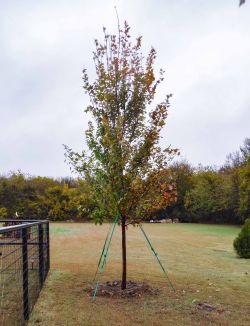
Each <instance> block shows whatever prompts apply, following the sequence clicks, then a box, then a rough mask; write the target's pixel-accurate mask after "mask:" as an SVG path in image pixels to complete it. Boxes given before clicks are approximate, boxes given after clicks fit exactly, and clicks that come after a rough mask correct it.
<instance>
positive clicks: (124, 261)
mask: <svg viewBox="0 0 250 326" xmlns="http://www.w3.org/2000/svg"><path fill="white" fill-rule="evenodd" d="M126 286H127V256H126V217H125V216H122V286H121V288H122V290H124V289H126Z"/></svg>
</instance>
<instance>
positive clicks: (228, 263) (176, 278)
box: [29, 223, 250, 326]
mask: <svg viewBox="0 0 250 326" xmlns="http://www.w3.org/2000/svg"><path fill="white" fill-rule="evenodd" d="M108 229H109V225H108V224H105V225H102V226H95V225H93V224H78V223H57V224H55V223H52V224H51V271H50V273H49V276H48V278H47V281H46V284H45V287H44V289H43V290H42V292H41V295H40V298H39V300H38V302H37V304H36V306H35V309H34V310H33V313H32V315H31V319H30V322H29V325H44V326H45V325H46V326H53V325H58V326H59V325H60V326H66V325H67V326H70V325H74V326H75V325H108V326H111V325H116V326H118V325H185V326H187V325H230V326H231V325H248V326H249V325H250V260H245V259H239V258H237V257H236V255H235V253H234V251H233V247H232V242H233V239H234V238H235V236H236V235H237V233H238V232H239V228H237V227H233V226H217V225H216V226H215V225H198V224H145V226H144V229H145V231H146V233H147V234H148V236H149V238H150V240H151V241H152V244H153V246H154V247H155V249H156V251H157V252H158V253H159V256H160V258H161V260H162V262H163V265H164V266H165V267H166V268H167V270H168V272H169V277H170V278H171V280H172V282H173V284H174V286H175V287H176V292H173V291H172V290H171V289H170V287H169V285H168V282H167V280H166V278H164V275H163V273H162V270H161V269H160V267H159V265H158V264H157V261H156V260H155V257H154V256H153V254H152V252H151V250H150V249H149V247H148V245H147V243H146V242H145V239H144V237H143V235H142V233H141V231H140V229H139V228H134V227H132V226H130V227H129V228H128V232H127V255H128V279H130V280H140V281H146V282H148V283H150V284H151V285H152V286H155V287H158V288H159V289H160V290H161V292H160V295H158V296H152V297H143V298H139V299H138V298H137V299H136V298H133V299H112V298H103V297H97V300H96V301H92V300H91V298H90V297H89V296H88V294H87V292H86V291H85V290H84V289H86V287H88V286H89V285H94V283H93V276H94V274H95V270H96V265H97V262H98V259H99V256H100V252H101V249H102V246H103V243H104V240H105V237H106V233H107V231H108ZM120 234H121V230H120V227H117V229H116V232H115V236H114V238H113V242H112V245H111V249H110V254H109V256H108V263H107V265H106V268H105V271H104V275H103V276H101V278H100V279H101V281H105V280H119V279H120V278H121V237H120ZM199 303H207V304H209V305H211V306H213V307H214V308H215V309H214V310H213V311H207V310H206V309H202V308H201V307H200V306H199Z"/></svg>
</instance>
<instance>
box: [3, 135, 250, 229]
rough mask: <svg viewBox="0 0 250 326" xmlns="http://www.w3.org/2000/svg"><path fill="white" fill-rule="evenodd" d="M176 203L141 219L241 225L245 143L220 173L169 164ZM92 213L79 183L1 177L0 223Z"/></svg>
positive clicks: (247, 173)
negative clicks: (1, 221) (174, 185)
mask: <svg viewBox="0 0 250 326" xmlns="http://www.w3.org/2000/svg"><path fill="white" fill-rule="evenodd" d="M168 173H169V174H170V175H171V176H172V178H173V179H174V180H175V184H176V190H177V196H176V201H175V202H173V203H172V204H170V205H169V206H168V207H166V208H165V209H161V210H159V211H157V212H156V213H155V212H153V213H152V214H151V216H147V217H146V219H147V220H149V219H152V218H153V219H156V220H157V219H163V218H171V219H173V218H178V219H179V220H180V221H181V222H196V223H197V222H198V223H200V222H201V223H207V222H209V223H232V224H241V223H243V222H244V220H245V219H246V218H247V217H249V216H250V139H248V138H247V139H246V140H245V141H244V144H243V146H241V147H240V149H239V150H238V151H236V152H234V153H231V154H229V155H228V156H227V159H226V162H225V163H224V164H223V165H222V166H221V167H219V168H214V167H203V166H198V167H193V166H192V165H191V164H189V163H188V162H186V161H179V162H176V163H173V164H172V165H171V166H170V167H169V168H168ZM94 211H96V207H95V200H94V194H93V192H92V189H91V186H90V185H89V184H88V183H87V181H86V180H83V179H80V178H79V179H74V178H61V179H52V178H48V177H41V176H38V177H33V176H29V175H25V174H23V173H22V172H20V171H19V172H12V173H9V174H8V175H2V176H0V218H16V217H17V218H26V219H46V218H49V219H51V220H52V221H65V220H78V221H89V220H91V218H92V215H93V214H92V213H93V212H94Z"/></svg>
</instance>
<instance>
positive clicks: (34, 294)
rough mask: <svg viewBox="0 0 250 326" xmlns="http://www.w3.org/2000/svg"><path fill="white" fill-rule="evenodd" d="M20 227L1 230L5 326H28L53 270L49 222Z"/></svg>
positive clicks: (0, 314) (0, 303)
mask: <svg viewBox="0 0 250 326" xmlns="http://www.w3.org/2000/svg"><path fill="white" fill-rule="evenodd" d="M17 223H18V222H16V221H15V222H12V221H7V222H5V226H3V227H2V228H0V325H1V326H16V325H17V326H20V325H23V324H25V322H26V321H27V320H28V318H29V314H30V312H31V310H32V308H33V307H34V305H35V303H36V300H37V298H38V296H39V293H40V290H41V288H42V286H43V283H44V280H45V278H46V276H47V273H48V270H49V261H48V259H49V253H48V252H49V231H48V230H49V227H48V221H41V222H33V223H30V222H29V223H28V222H24V221H23V222H19V225H13V224H17ZM6 224H7V227H6ZM11 225H12V226H11Z"/></svg>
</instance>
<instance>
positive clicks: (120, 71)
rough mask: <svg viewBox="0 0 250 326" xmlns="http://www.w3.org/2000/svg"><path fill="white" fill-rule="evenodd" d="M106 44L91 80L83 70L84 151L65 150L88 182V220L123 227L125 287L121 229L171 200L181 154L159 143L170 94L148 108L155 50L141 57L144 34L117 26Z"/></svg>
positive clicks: (97, 45)
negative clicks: (110, 220)
mask: <svg viewBox="0 0 250 326" xmlns="http://www.w3.org/2000/svg"><path fill="white" fill-rule="evenodd" d="M103 32H104V42H103V43H100V42H99V41H98V40H95V51H94V52H93V54H94V56H93V60H94V64H95V72H96V79H95V80H94V81H93V82H91V81H90V79H89V77H88V74H87V71H86V70H85V69H84V70H83V82H84V85H83V87H84V90H85V92H86V93H87V94H88V95H89V99H90V105H89V106H88V107H87V108H86V112H88V113H89V114H91V121H89V124H88V129H87V131H86V142H87V145H88V150H87V151H83V152H82V153H76V152H74V151H73V150H72V149H70V148H68V147H67V146H65V147H66V150H67V151H66V155H67V156H68V158H69V160H70V163H71V164H72V167H73V168H74V169H75V170H76V171H77V172H79V173H81V174H82V175H83V176H84V178H85V179H86V180H87V181H88V183H89V184H90V185H91V189H92V190H91V194H90V196H91V197H92V199H93V202H94V203H95V209H94V210H93V213H92V215H93V218H94V219H95V221H96V222H97V223H102V221H103V219H104V218H107V217H112V216H113V217H114V215H115V214H116V213H118V214H119V223H120V225H121V229H122V259H123V274H122V289H125V288H126V226H127V225H129V224H133V225H136V224H138V223H140V222H141V220H142V219H143V218H145V217H147V216H149V215H150V214H152V212H154V211H156V210H158V209H160V208H163V207H166V206H167V205H169V204H170V203H172V202H173V201H175V198H176V191H175V185H174V181H173V178H172V177H171V175H170V172H169V170H168V169H167V167H168V163H169V161H170V160H171V159H172V158H173V157H174V156H175V155H176V154H178V150H177V149H173V148H171V147H170V146H169V147H167V148H165V149H162V148H161V147H160V146H159V140H160V132H161V130H162V128H163V127H164V125H165V122H166V118H167V114H168V107H169V99H170V97H171V95H167V96H166V98H165V100H163V101H162V102H161V103H159V104H157V105H155V106H153V100H154V98H155V94H156V90H157V87H158V86H159V84H160V83H161V82H162V81H163V74H164V71H163V70H162V69H161V70H160V71H159V77H158V78H156V76H155V73H154V62H155V59H156V51H155V49H154V48H151V50H150V51H149V53H148V55H147V56H146V57H145V58H144V57H143V55H142V53H141V44H142V37H138V38H137V39H135V40H134V42H132V41H131V36H130V27H129V25H128V24H127V23H126V22H125V23H124V27H123V28H120V26H119V24H118V34H117V35H110V34H108V33H107V32H106V29H105V28H104V29H103Z"/></svg>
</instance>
